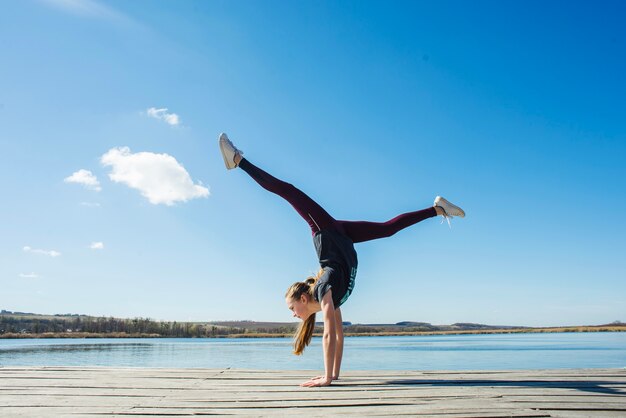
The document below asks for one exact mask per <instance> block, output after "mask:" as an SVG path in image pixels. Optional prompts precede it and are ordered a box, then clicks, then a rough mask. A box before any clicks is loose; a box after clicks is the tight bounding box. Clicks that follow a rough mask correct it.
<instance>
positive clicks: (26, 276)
mask: <svg viewBox="0 0 626 418" xmlns="http://www.w3.org/2000/svg"><path fill="white" fill-rule="evenodd" d="M20 277H21V278H23V279H38V278H39V277H40V276H39V275H38V274H37V273H20Z"/></svg>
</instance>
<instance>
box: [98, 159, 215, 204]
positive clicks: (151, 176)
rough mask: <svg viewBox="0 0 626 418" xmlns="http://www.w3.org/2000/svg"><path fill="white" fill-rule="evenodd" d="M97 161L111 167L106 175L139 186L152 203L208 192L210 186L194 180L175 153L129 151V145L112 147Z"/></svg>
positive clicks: (129, 184)
mask: <svg viewBox="0 0 626 418" xmlns="http://www.w3.org/2000/svg"><path fill="white" fill-rule="evenodd" d="M100 161H101V163H102V165H104V166H105V167H111V168H112V170H111V173H110V174H109V178H110V179H111V180H112V181H114V182H116V183H123V184H126V185H127V186H128V187H131V188H133V189H136V190H139V191H140V192H141V194H142V196H144V197H146V198H147V199H148V200H149V201H150V203H152V204H154V205H158V204H165V205H168V206H171V205H173V204H174V203H176V202H186V201H188V200H190V199H194V198H199V197H207V196H209V189H208V188H206V187H204V186H203V185H202V184H201V183H200V184H194V183H193V181H192V180H191V177H190V176H189V173H188V172H187V170H185V168H184V167H183V166H182V165H181V164H180V163H179V162H178V161H176V159H175V158H174V157H172V156H171V155H168V154H155V153H152V152H138V153H134V154H133V153H132V152H131V151H130V148H128V147H119V148H112V149H110V150H109V151H108V152H107V153H106V154H104V155H103V156H102V157H101V158H100Z"/></svg>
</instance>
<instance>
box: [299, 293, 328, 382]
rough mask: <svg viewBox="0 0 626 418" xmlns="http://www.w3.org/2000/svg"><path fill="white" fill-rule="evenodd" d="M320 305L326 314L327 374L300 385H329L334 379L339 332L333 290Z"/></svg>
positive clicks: (325, 347) (325, 364)
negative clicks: (336, 323)
mask: <svg viewBox="0 0 626 418" xmlns="http://www.w3.org/2000/svg"><path fill="white" fill-rule="evenodd" d="M320 305H321V308H322V315H323V316H324V336H323V338H322V346H323V348H324V372H325V375H324V376H323V377H321V378H319V379H311V380H309V381H308V382H305V383H303V384H301V385H300V386H306V387H313V386H328V385H330V384H331V382H332V381H333V367H334V365H335V350H336V347H337V332H336V327H335V305H334V304H333V298H332V290H329V291H328V292H326V294H325V295H324V297H323V298H322V301H321V303H320Z"/></svg>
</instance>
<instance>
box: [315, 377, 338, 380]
mask: <svg viewBox="0 0 626 418" xmlns="http://www.w3.org/2000/svg"><path fill="white" fill-rule="evenodd" d="M325 377H326V376H315V377H312V378H311V380H317V379H323V378H325ZM332 379H333V380H339V376H333V377H332Z"/></svg>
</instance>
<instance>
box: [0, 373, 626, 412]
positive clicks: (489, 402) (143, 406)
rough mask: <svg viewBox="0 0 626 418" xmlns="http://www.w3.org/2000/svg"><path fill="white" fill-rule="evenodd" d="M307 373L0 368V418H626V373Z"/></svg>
mask: <svg viewBox="0 0 626 418" xmlns="http://www.w3.org/2000/svg"><path fill="white" fill-rule="evenodd" d="M312 375H313V374H312V373H311V372H307V371H265V370H232V369H224V370H211V369H134V368H68V367H24V368H19V367H11V368H2V367H0V408H1V409H0V415H3V416H4V415H7V416H66V415H68V416H69V415H71V416H92V417H93V416H98V415H107V416H141V415H143V416H149V415H150V416H155V415H157V416H158V415H161V416H168V415H170V416H190V415H211V414H213V415H215V414H217V415H245V416H287V415H290V416H291V415H293V414H294V413H306V414H307V415H308V416H328V415H337V414H341V415H359V416H392V415H408V416H410V415H416V414H420V416H433V417H435V416H436V417H463V416H465V417H498V416H517V417H522V416H528V417H541V416H558V417H579V416H594V417H595V416H598V417H604V416H606V417H615V416H626V370H623V369H580V370H538V371H463V372H457V371H397V372H396V371H358V372H357V371H355V372H347V373H345V374H344V377H343V378H342V379H341V380H340V381H339V382H336V383H335V384H333V386H331V387H326V388H315V389H307V388H300V387H299V386H298V384H299V383H300V382H302V381H304V380H306V379H307V378H309V377H311V376H312Z"/></svg>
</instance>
